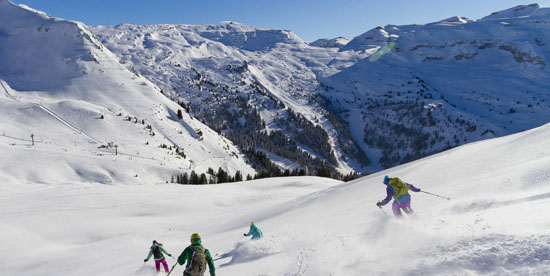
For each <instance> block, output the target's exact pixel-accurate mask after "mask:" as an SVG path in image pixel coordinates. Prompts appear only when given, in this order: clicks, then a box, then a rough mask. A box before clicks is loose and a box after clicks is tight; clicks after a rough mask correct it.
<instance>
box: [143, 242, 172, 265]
mask: <svg viewBox="0 0 550 276" xmlns="http://www.w3.org/2000/svg"><path fill="white" fill-rule="evenodd" d="M157 246H158V248H159V249H160V252H162V253H164V254H166V255H169V256H170V253H168V252H166V250H164V248H162V246H160V245H158V243H154V244H153V246H151V249H150V250H149V254H148V255H147V258H145V260H147V261H148V260H149V258H151V256H152V255H153V250H154V249H155V247H157ZM160 255H161V256H160V257H159V258H154V260H155V261H160V260H162V259H164V256H162V254H160Z"/></svg>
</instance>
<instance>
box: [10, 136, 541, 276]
mask: <svg viewBox="0 0 550 276" xmlns="http://www.w3.org/2000/svg"><path fill="white" fill-rule="evenodd" d="M2 152H4V150H2ZM11 162H12V165H21V166H22V165H24V164H18V162H19V161H18V160H17V159H15V158H14V159H12V160H11ZM21 162H24V160H22V161H21ZM45 166H46V165H44V168H36V170H41V169H45ZM59 171H60V172H62V171H63V170H58V171H56V170H55V169H51V170H50V175H51V176H56V173H57V172H59ZM9 174H10V173H9V171H8V170H7V169H4V170H2V171H0V177H1V178H4V177H7V176H9ZM386 174H387V175H390V176H399V177H401V178H402V179H404V180H405V181H408V182H410V183H413V184H415V185H416V186H417V187H420V188H421V189H423V190H425V191H429V192H432V193H437V194H441V195H445V196H448V197H451V200H450V201H447V200H445V199H442V198H438V197H434V196H431V195H428V194H424V193H413V194H412V198H413V199H412V206H413V209H415V211H416V212H417V215H418V218H417V219H410V218H406V219H403V220H397V219H395V218H393V217H392V216H387V215H386V214H384V212H386V213H387V214H390V213H391V210H390V208H389V205H387V206H386V207H385V208H384V212H382V211H380V210H378V208H377V207H376V206H375V203H376V202H377V201H378V200H381V199H382V198H383V197H384V196H385V189H384V186H383V184H382V183H381V181H382V178H383V176H384V175H386ZM60 177H61V176H60ZM122 184H129V183H112V184H110V185H106V184H98V183H77V182H75V183H65V184H63V185H51V184H49V185H45V184H44V185H41V184H38V183H27V184H25V185H15V184H10V185H9V186H10V187H6V186H8V185H6V184H1V185H3V186H4V187H2V188H3V189H2V190H3V191H4V192H3V193H2V195H1V196H0V197H1V199H0V210H1V211H0V221H1V222H2V227H1V228H0V243H1V244H2V245H3V247H4V248H5V249H7V250H8V251H9V252H7V254H4V256H3V258H2V259H1V260H0V271H2V273H1V274H2V275H88V274H92V275H155V271H154V268H153V264H152V262H149V263H147V264H145V265H144V264H143V259H144V258H145V257H146V255H147V252H148V248H149V246H150V243H151V241H152V240H153V239H156V240H159V241H161V242H163V243H164V244H165V249H166V250H167V251H168V252H170V253H172V254H173V255H176V256H177V255H179V254H180V253H181V251H182V250H183V249H184V248H185V247H186V246H187V245H188V239H189V236H190V234H191V233H193V232H198V233H200V234H201V235H202V237H203V243H204V245H205V246H206V247H207V248H209V249H210V251H211V252H212V254H213V256H214V259H215V264H216V269H217V275H548V271H550V235H549V233H548V228H549V227H550V217H549V216H548V212H549V210H550V125H545V126H543V127H540V128H537V129H534V130H530V131H527V132H523V133H519V134H516V135H512V136H507V137H503V138H497V139H492V140H487V141H483V142H477V143H473V144H469V145H465V146H462V147H459V148H456V149H453V150H450V151H447V152H443V153H440V154H437V155H434V156H432V157H428V158H425V159H422V160H418V161H416V162H412V163H409V164H406V165H403V166H400V167H396V168H393V169H390V170H386V171H383V172H380V173H377V174H374V175H370V176H367V177H364V178H361V179H358V180H355V181H353V182H348V183H340V182H337V181H334V180H330V179H325V178H317V177H292V178H278V179H264V180H256V181H248V182H241V183H231V184H222V185H208V186H184V185H175V184H162V185H153V184H149V185H147V184H144V185H122ZM252 220H253V221H255V222H256V224H257V225H258V226H259V227H260V228H261V229H262V231H263V232H264V235H265V236H264V238H263V239H262V240H260V241H254V242H252V241H248V240H247V239H246V238H244V237H243V236H242V234H243V233H245V232H247V231H248V225H249V223H250V221H252ZM173 264H174V259H169V266H170V267H171V266H172V265H173ZM182 271H183V268H182V267H181V266H178V267H177V268H176V269H175V272H174V274H173V275H181V274H182Z"/></svg>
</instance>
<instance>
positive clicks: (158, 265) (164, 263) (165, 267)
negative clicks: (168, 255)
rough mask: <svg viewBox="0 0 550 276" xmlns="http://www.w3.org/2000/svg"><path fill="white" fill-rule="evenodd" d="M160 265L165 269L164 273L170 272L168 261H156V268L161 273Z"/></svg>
mask: <svg viewBox="0 0 550 276" xmlns="http://www.w3.org/2000/svg"><path fill="white" fill-rule="evenodd" d="M160 264H162V266H163V267H164V271H165V272H168V271H169V270H168V264H167V263H166V259H162V260H160V261H155V268H156V269H157V272H159V271H160Z"/></svg>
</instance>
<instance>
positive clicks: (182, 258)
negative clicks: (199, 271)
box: [178, 247, 191, 265]
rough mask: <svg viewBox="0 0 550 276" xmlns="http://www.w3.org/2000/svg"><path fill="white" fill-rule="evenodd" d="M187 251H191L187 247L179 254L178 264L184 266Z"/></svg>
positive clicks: (187, 256)
mask: <svg viewBox="0 0 550 276" xmlns="http://www.w3.org/2000/svg"><path fill="white" fill-rule="evenodd" d="M189 250H191V249H190V248H189V247H187V248H185V250H183V252H181V255H180V256H179V257H178V264H180V265H183V264H185V261H187V258H189V252H188V251H189Z"/></svg>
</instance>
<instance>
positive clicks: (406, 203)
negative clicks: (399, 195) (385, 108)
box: [401, 199, 414, 215]
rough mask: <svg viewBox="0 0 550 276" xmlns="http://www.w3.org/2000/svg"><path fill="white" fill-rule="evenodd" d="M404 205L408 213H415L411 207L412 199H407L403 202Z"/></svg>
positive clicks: (404, 209)
mask: <svg viewBox="0 0 550 276" xmlns="http://www.w3.org/2000/svg"><path fill="white" fill-rule="evenodd" d="M401 204H402V206H403V211H405V213H407V215H410V214H413V213H414V212H413V210H412V209H411V200H410V199H409V200H406V201H404V202H402V203H401Z"/></svg>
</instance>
